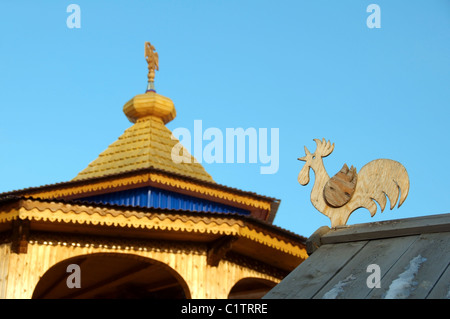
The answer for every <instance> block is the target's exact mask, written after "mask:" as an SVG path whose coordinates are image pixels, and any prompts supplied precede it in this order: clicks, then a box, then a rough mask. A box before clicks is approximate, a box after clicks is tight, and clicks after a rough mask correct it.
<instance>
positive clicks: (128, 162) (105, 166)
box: [73, 92, 214, 182]
mask: <svg viewBox="0 0 450 319" xmlns="http://www.w3.org/2000/svg"><path fill="white" fill-rule="evenodd" d="M123 109H124V113H125V115H126V116H127V118H128V119H129V120H130V121H131V122H132V123H135V124H134V125H133V126H131V127H130V128H128V129H127V130H125V132H124V133H123V134H122V136H120V137H119V139H118V140H117V141H115V142H114V143H112V144H111V145H110V146H109V147H108V148H107V149H106V150H105V151H104V152H102V153H101V154H100V155H99V157H98V158H97V159H96V160H94V161H93V162H91V163H90V164H89V165H88V167H86V168H85V169H84V170H83V171H81V172H80V173H79V174H78V175H77V176H76V177H75V178H74V179H73V180H81V179H87V178H94V177H103V176H107V175H113V174H118V173H124V172H128V171H134V170H138V169H145V168H156V169H161V170H164V171H168V172H170V173H176V174H180V175H184V176H188V177H193V178H196V179H200V180H204V181H208V182H214V180H213V179H212V177H211V175H209V174H208V173H207V172H206V170H205V169H204V167H203V166H202V165H201V164H200V163H198V162H197V161H196V160H195V159H194V157H193V156H192V155H190V154H188V152H187V150H184V153H183V155H184V156H188V158H189V157H190V161H189V162H188V163H175V162H174V161H173V160H172V155H171V154H172V149H173V147H174V146H175V145H177V144H178V143H179V141H178V140H177V139H175V138H173V139H172V132H171V131H170V130H169V129H168V128H167V127H166V126H165V123H168V122H169V121H171V120H172V119H174V118H175V116H176V111H175V107H174V104H173V102H172V100H171V99H169V98H167V97H164V96H162V95H160V94H157V93H156V92H147V93H145V94H140V95H136V96H135V97H134V98H132V99H131V100H130V101H128V102H127V103H126V104H125V105H124V108H123ZM186 154H187V155H186Z"/></svg>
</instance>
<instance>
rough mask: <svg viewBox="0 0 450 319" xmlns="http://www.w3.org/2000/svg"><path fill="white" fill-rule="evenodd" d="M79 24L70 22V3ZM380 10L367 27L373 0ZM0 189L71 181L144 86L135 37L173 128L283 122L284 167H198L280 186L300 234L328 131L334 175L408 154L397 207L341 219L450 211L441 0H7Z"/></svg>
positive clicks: (447, 45) (448, 80) (311, 212)
mask: <svg viewBox="0 0 450 319" xmlns="http://www.w3.org/2000/svg"><path fill="white" fill-rule="evenodd" d="M71 3H75V4H78V5H79V6H80V8H81V28H80V29H69V28H68V27H67V25H66V19H67V17H68V16H69V13H67V12H66V8H67V6H68V5H69V4H71ZM371 3H375V4H378V5H379V7H380V9H381V28H379V29H370V28H368V27H367V25H366V19H367V17H368V16H369V14H370V13H367V12H366V8H367V6H368V5H369V4H371ZM0 34H1V41H0V74H1V76H0V97H1V102H0V103H1V107H0V112H1V113H0V149H1V153H0V154H1V158H0V164H1V165H0V192H6V191H10V190H15V189H21V188H26V187H32V186H41V185H45V184H52V183H57V182H63V181H68V180H70V179H72V178H73V177H74V176H76V175H77V173H78V172H79V171H81V170H82V169H84V168H85V167H86V166H87V165H88V164H89V163H90V162H91V161H92V160H94V159H95V158H96V157H97V156H98V154H99V153H101V152H102V151H103V150H104V149H106V148H107V146H108V145H109V144H111V143H112V142H114V141H115V140H116V139H117V138H118V137H119V136H120V135H121V134H122V133H123V131H124V130H125V129H127V128H128V127H130V126H131V123H130V122H128V120H127V119H126V117H125V115H124V114H123V112H122V107H123V105H124V103H125V102H127V101H128V100H129V99H130V98H132V97H133V96H135V95H137V94H141V93H144V91H145V88H146V84H147V83H146V80H147V79H146V75H147V66H146V62H145V59H144V42H145V41H150V42H151V43H152V44H153V45H154V46H155V47H156V50H157V52H158V54H159V66H160V71H159V72H157V74H156V82H155V83H156V88H157V91H158V93H160V94H162V95H165V96H167V97H170V98H171V99H172V100H173V101H174V103H175V106H176V109H177V117H176V118H175V120H174V121H172V122H171V123H169V124H168V127H169V128H170V129H171V130H173V129H175V128H177V127H184V128H188V129H192V130H193V125H194V120H202V124H203V127H204V129H205V128H208V127H216V128H219V129H221V130H223V131H224V132H225V129H226V128H238V127H242V128H250V127H254V128H256V129H258V128H269V129H270V128H279V135H280V141H279V142H280V144H279V147H280V164H279V170H278V172H277V173H276V174H273V175H261V174H260V173H259V172H260V171H259V169H260V166H261V164H236V163H235V164H215V163H213V164H204V166H205V168H206V169H207V171H208V172H209V173H210V174H211V175H212V176H213V178H214V179H215V180H216V181H217V182H218V183H220V184H224V185H227V186H231V187H236V188H240V189H243V190H248V191H254V192H257V193H259V194H262V195H267V196H273V197H276V198H279V199H281V206H280V208H279V211H278V214H277V217H276V219H275V222H274V224H276V225H278V226H281V227H283V228H286V229H288V230H290V231H293V232H295V233H298V234H300V235H303V236H306V237H308V236H309V235H311V233H312V232H314V231H315V230H316V229H317V228H319V227H320V226H323V225H329V223H330V222H329V220H328V218H327V217H325V216H324V215H322V214H320V213H319V212H318V211H316V209H315V208H314V207H313V206H312V205H311V203H310V199H309V197H310V193H311V189H312V185H313V182H314V178H313V174H312V173H311V182H310V184H308V185H307V186H301V185H299V184H298V182H297V175H298V173H299V171H300V169H301V168H302V166H303V162H299V161H297V158H298V157H300V156H303V155H304V150H303V146H304V145H306V146H307V147H308V148H309V149H310V150H311V151H312V150H314V149H315V144H314V142H313V138H323V137H324V138H326V139H327V140H328V139H329V140H331V141H332V142H334V143H335V150H334V152H333V153H332V154H331V155H330V156H328V157H327V158H325V159H324V163H325V167H326V168H327V171H328V173H329V175H331V176H332V175H334V174H335V173H336V172H337V171H338V170H339V169H340V168H341V167H342V165H343V164H344V163H347V164H348V165H349V166H350V165H354V166H355V167H356V168H357V169H358V170H359V169H360V168H361V167H362V166H363V165H364V164H366V163H368V162H369V161H371V160H374V159H377V158H390V159H394V160H397V161H399V162H401V163H402V164H403V165H404V166H405V167H406V169H407V171H408V173H409V177H410V182H411V188H410V192H409V196H408V198H407V199H406V201H405V203H404V204H403V206H402V207H401V208H399V209H397V208H395V209H394V210H392V211H390V210H389V209H386V210H385V211H384V212H383V213H380V211H379V210H378V212H377V214H376V215H375V217H373V218H371V217H370V215H369V212H368V211H367V210H364V209H360V210H358V211H356V212H354V213H353V215H352V216H351V217H350V220H349V224H353V223H361V222H371V221H380V220H388V219H397V218H407V217H415V216H422V215H429V214H440V213H448V212H449V206H448V197H449V183H448V181H449V180H450V173H449V170H448V168H447V165H448V161H449V160H448V159H449V158H450V151H449V148H450V142H449V137H450V134H449V125H448V121H449V118H450V111H449V105H450V1H445V0H432V1H408V2H405V1H356V0H354V1H339V2H338V1H299V0H295V1H287V0H283V1H250V0H244V1H242V0H241V1H234V0H229V1H181V0H180V1H76V0H73V1H4V2H2V9H1V10H0Z"/></svg>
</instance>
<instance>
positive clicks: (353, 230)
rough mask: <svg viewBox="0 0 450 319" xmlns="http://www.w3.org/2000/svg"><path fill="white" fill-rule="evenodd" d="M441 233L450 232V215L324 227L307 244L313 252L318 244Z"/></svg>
mask: <svg viewBox="0 0 450 319" xmlns="http://www.w3.org/2000/svg"><path fill="white" fill-rule="evenodd" d="M440 232H450V213H447V214H435V215H427V216H419V217H409V218H402V219H392V220H386V221H380V222H371V223H361V224H354V225H348V226H341V227H336V228H333V229H330V228H329V227H328V226H324V227H320V228H319V229H317V230H316V231H315V232H314V233H313V234H312V235H311V236H310V237H309V238H308V240H307V242H308V243H309V245H313V246H314V248H313V250H315V249H317V248H318V244H319V245H326V244H337V243H346V242H354V241H362V240H374V239H383V238H394V237H403V236H412V235H420V234H428V233H440ZM311 253H312V251H311Z"/></svg>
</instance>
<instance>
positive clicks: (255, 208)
mask: <svg viewBox="0 0 450 319" xmlns="http://www.w3.org/2000/svg"><path fill="white" fill-rule="evenodd" d="M144 186H153V187H157V188H161V189H165V190H169V191H174V192H178V193H181V194H185V195H189V196H193V197H198V198H201V199H207V200H211V201H214V202H218V203H222V204H225V205H230V206H233V207H237V208H241V209H246V210H249V211H250V212H251V215H252V216H253V217H255V218H259V219H262V220H265V221H267V222H269V223H272V222H273V220H274V218H275V215H276V212H277V210H278V206H279V204H280V200H278V199H276V198H272V197H267V196H263V195H259V194H256V193H254V192H248V191H243V190H240V189H237V188H232V187H228V186H224V185H220V184H217V183H215V182H208V181H204V180H200V179H196V178H192V177H188V176H184V175H179V174H175V173H172V172H168V171H164V170H161V169H155V168H147V169H140V170H134V171H129V172H126V173H120V174H115V175H109V176H103V177H96V178H90V179H83V180H73V181H69V182H62V183H56V184H50V185H44V186H40V187H30V188H25V189H21V190H15V191H11V192H6V193H3V194H0V196H8V195H15V196H25V197H31V198H40V199H77V198H83V197H87V196H94V195H98V194H105V193H110V192H117V191H121V190H128V189H133V188H139V187H144Z"/></svg>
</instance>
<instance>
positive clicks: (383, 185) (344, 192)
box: [298, 139, 409, 227]
mask: <svg viewBox="0 0 450 319" xmlns="http://www.w3.org/2000/svg"><path fill="white" fill-rule="evenodd" d="M314 141H315V142H316V144H317V148H316V151H315V152H314V153H312V154H311V152H309V150H308V149H307V148H306V146H305V153H306V155H305V156H304V157H301V158H299V160H300V161H304V162H306V163H305V166H303V168H302V170H301V171H300V173H299V175H298V182H299V183H300V184H301V185H303V186H304V185H307V184H308V183H309V169H310V168H311V169H312V170H313V171H314V174H315V181H314V186H313V189H312V191H311V202H312V204H313V205H314V207H315V208H316V209H317V210H318V211H319V212H321V213H322V214H324V215H325V216H327V217H328V218H330V220H331V227H336V226H341V225H345V224H346V223H347V220H348V218H349V216H350V215H351V214H352V213H353V212H354V211H355V210H356V209H358V208H361V207H364V208H366V209H368V210H369V212H370V215H371V216H372V217H373V216H374V215H375V213H376V212H377V205H376V202H377V203H378V204H379V205H380V207H381V211H383V210H384V208H385V207H386V202H387V199H386V196H387V197H388V198H389V201H390V208H391V209H393V208H394V207H395V204H396V203H397V201H398V200H399V195H400V194H401V195H400V200H399V203H398V207H400V206H401V205H402V204H403V202H404V201H405V199H406V197H407V196H408V191H409V177H408V173H407V172H406V169H405V167H403V165H402V164H400V163H399V162H396V161H393V160H390V159H377V160H374V161H371V162H369V163H367V164H366V165H364V166H363V167H362V168H361V170H360V171H359V173H357V172H356V168H354V167H353V166H352V167H351V168H350V169H349V168H348V166H347V165H346V164H344V166H343V167H342V169H341V170H340V171H339V172H338V173H337V174H336V175H335V176H333V177H332V178H330V177H329V176H328V174H327V172H326V170H325V167H324V166H323V160H322V158H323V157H326V156H328V155H330V154H331V152H333V149H334V143H333V144H331V143H330V141H328V142H326V141H325V139H322V141H321V140H318V139H314Z"/></svg>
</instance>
